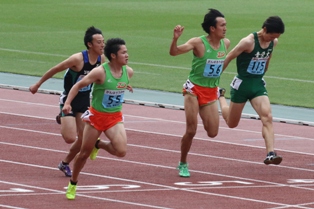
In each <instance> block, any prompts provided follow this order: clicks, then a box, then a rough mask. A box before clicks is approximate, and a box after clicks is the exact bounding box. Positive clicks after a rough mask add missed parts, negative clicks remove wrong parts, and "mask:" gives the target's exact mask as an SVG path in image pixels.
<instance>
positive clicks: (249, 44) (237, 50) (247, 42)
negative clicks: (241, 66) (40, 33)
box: [223, 36, 254, 71]
mask: <svg viewBox="0 0 314 209" xmlns="http://www.w3.org/2000/svg"><path fill="white" fill-rule="evenodd" d="M253 44H254V39H252V40H251V38H250V37H249V36H247V37H245V38H243V39H241V40H240V41H239V43H238V44H237V45H236V46H235V47H234V48H233V49H232V50H231V51H230V52H229V53H228V54H227V57H226V59H225V61H224V67H223V71H224V70H225V69H226V68H227V67H228V65H229V63H230V62H231V61H232V60H233V59H234V58H236V57H238V56H239V55H240V54H241V53H242V52H250V51H252V49H253V47H254V45H253Z"/></svg>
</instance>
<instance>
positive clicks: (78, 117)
mask: <svg viewBox="0 0 314 209" xmlns="http://www.w3.org/2000/svg"><path fill="white" fill-rule="evenodd" d="M81 116H82V113H77V114H76V116H75V119H76V128H77V139H76V140H75V141H74V143H73V144H72V145H71V147H70V150H69V153H68V154H67V156H66V157H65V158H64V160H63V162H65V163H70V162H71V161H72V160H73V159H74V157H75V156H76V154H77V153H78V152H79V151H80V149H81V145H82V137H83V130H84V125H85V122H84V121H83V120H82V118H81Z"/></svg>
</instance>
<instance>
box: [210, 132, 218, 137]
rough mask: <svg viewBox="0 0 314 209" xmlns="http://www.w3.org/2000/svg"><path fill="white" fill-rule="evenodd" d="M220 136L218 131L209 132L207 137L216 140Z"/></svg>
mask: <svg viewBox="0 0 314 209" xmlns="http://www.w3.org/2000/svg"><path fill="white" fill-rule="evenodd" d="M217 135H218V131H214V132H213V131H207V136H208V137H210V138H215V137H216V136H217Z"/></svg>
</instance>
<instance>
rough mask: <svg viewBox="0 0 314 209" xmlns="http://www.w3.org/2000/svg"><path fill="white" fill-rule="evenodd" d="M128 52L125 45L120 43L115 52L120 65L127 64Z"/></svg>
mask: <svg viewBox="0 0 314 209" xmlns="http://www.w3.org/2000/svg"><path fill="white" fill-rule="evenodd" d="M128 60H129V54H128V50H127V48H126V46H125V45H121V46H120V49H119V51H118V52H117V61H118V62H119V63H120V64H121V65H126V64H128Z"/></svg>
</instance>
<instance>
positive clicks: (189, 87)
mask: <svg viewBox="0 0 314 209" xmlns="http://www.w3.org/2000/svg"><path fill="white" fill-rule="evenodd" d="M193 87H194V84H193V83H192V82H191V81H190V80H189V79H188V80H187V81H186V82H185V83H184V84H183V88H184V89H185V90H186V91H187V92H190V93H192V92H193V91H192V88H193Z"/></svg>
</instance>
